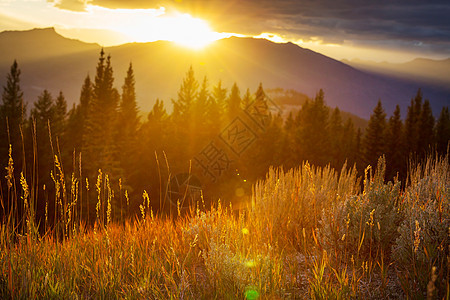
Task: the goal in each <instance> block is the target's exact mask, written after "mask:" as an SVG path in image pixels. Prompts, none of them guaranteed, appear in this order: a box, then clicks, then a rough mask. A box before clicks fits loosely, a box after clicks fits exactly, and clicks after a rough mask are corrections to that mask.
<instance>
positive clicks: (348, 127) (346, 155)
mask: <svg viewBox="0 0 450 300" xmlns="http://www.w3.org/2000/svg"><path fill="white" fill-rule="evenodd" d="M341 145H342V146H341V151H342V158H343V159H344V160H347V162H348V165H349V166H351V165H353V164H355V163H356V162H357V157H356V143H355V125H354V124H353V121H352V119H351V118H348V119H347V121H345V124H344V127H343V129H342V140H341ZM339 167H342V166H339Z"/></svg>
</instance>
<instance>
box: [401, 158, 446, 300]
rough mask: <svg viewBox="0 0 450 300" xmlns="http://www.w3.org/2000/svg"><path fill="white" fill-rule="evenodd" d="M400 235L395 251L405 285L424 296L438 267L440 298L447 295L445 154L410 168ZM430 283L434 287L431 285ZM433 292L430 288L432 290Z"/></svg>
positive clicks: (436, 285)
mask: <svg viewBox="0 0 450 300" xmlns="http://www.w3.org/2000/svg"><path fill="white" fill-rule="evenodd" d="M403 201H404V204H403V213H404V214H405V218H404V220H403V222H402V223H401V225H400V226H399V230H398V231H399V237H398V238H397V240H396V241H395V245H393V254H394V257H395V259H396V261H397V265H398V266H399V269H400V270H401V272H402V273H401V274H400V276H401V277H402V279H403V281H404V285H407V286H406V287H405V289H409V290H411V291H413V293H416V294H419V295H420V296H424V295H425V294H426V292H427V286H428V284H429V283H430V281H432V280H431V279H432V270H433V267H435V268H436V273H435V274H436V275H437V277H436V279H435V282H434V286H435V288H436V289H437V294H438V295H439V298H443V297H444V296H445V295H446V294H447V295H448V291H447V289H448V288H449V285H448V281H449V280H450V278H449V270H450V168H449V161H448V155H447V156H446V157H445V158H435V159H431V158H429V159H428V160H427V162H426V163H425V164H424V165H423V166H421V165H418V166H417V167H416V168H415V169H414V170H413V171H411V172H410V185H409V186H408V187H407V188H406V190H405V195H404V199H403ZM430 287H433V285H431V286H430ZM430 292H431V291H430Z"/></svg>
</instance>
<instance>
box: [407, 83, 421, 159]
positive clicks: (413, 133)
mask: <svg viewBox="0 0 450 300" xmlns="http://www.w3.org/2000/svg"><path fill="white" fill-rule="evenodd" d="M421 112H422V90H421V89H419V90H418V91H417V94H416V96H415V98H414V99H411V104H410V106H408V113H407V116H406V120H405V138H406V139H405V149H406V156H409V155H410V154H417V153H418V150H419V142H420V140H419V119H420V115H421Z"/></svg>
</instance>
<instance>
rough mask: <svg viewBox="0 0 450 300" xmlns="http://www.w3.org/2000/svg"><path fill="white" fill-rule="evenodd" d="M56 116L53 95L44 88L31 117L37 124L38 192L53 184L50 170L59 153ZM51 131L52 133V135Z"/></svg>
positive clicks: (35, 103)
mask: <svg viewBox="0 0 450 300" xmlns="http://www.w3.org/2000/svg"><path fill="white" fill-rule="evenodd" d="M54 117H55V106H54V101H53V97H52V95H51V94H50V93H49V92H48V91H47V90H44V91H43V92H42V93H41V94H40V95H39V97H38V100H37V101H36V102H34V106H33V109H32V110H31V118H32V120H34V122H35V124H36V140H37V149H36V150H37V155H38V160H37V170H38V172H37V179H38V180H37V186H38V193H43V185H46V186H47V187H51V186H52V184H51V178H50V171H51V170H53V165H54V155H57V154H58V151H57V149H58V148H57V146H58V145H57V144H56V143H54V141H55V140H54V137H55V134H54V132H53V125H52V124H53V123H54ZM49 124H50V130H49ZM50 132H51V133H52V135H51V136H50ZM52 145H53V146H52Z"/></svg>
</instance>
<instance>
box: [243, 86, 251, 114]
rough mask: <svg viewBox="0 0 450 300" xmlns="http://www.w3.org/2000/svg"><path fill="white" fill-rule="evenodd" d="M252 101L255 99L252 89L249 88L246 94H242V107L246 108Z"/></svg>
mask: <svg viewBox="0 0 450 300" xmlns="http://www.w3.org/2000/svg"><path fill="white" fill-rule="evenodd" d="M252 101H253V98H252V94H251V93H250V89H247V91H246V92H245V94H244V96H242V100H241V108H242V109H243V110H245V109H246V108H247V107H248V105H249V104H250V103H251V102H252Z"/></svg>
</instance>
